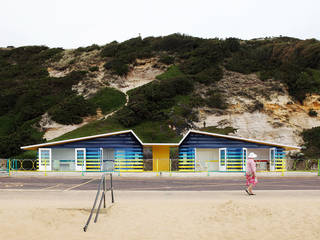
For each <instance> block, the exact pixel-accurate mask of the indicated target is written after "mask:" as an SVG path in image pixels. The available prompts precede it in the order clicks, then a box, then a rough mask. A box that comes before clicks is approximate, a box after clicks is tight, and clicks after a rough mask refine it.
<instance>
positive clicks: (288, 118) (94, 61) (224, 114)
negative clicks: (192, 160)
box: [40, 50, 320, 145]
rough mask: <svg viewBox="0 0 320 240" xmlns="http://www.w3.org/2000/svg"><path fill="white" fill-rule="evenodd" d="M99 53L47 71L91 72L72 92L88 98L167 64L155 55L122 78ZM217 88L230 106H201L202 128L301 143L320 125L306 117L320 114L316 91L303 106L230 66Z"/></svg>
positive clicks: (68, 54)
mask: <svg viewBox="0 0 320 240" xmlns="http://www.w3.org/2000/svg"><path fill="white" fill-rule="evenodd" d="M99 53H100V52H99V50H94V51H90V52H84V53H81V54H79V53H76V51H75V50H66V51H65V52H64V55H63V57H62V59H61V60H60V61H59V62H57V63H52V64H51V65H50V66H49V67H48V72H49V74H50V76H54V77H63V76H65V75H67V74H68V73H70V72H71V71H77V70H82V71H88V74H87V76H86V78H85V79H83V80H82V81H80V82H79V83H78V84H77V85H75V86H73V90H75V91H76V92H78V94H79V95H82V96H84V97H85V98H89V97H90V96H92V95H93V94H95V93H96V92H97V91H98V90H99V89H101V88H104V87H106V86H110V87H114V88H116V89H118V90H120V91H122V92H124V93H126V92H127V91H128V90H130V89H133V88H136V87H139V86H142V85H144V84H147V83H150V82H152V81H153V80H154V79H155V77H156V76H157V75H159V74H161V73H163V72H165V71H166V69H167V67H168V66H166V65H163V64H159V62H158V59H157V58H150V59H138V60H137V61H136V63H135V64H134V65H130V69H131V70H130V72H129V74H128V75H127V76H126V77H119V76H115V75H112V74H111V73H110V72H109V71H107V70H106V69H105V68H104V66H103V65H104V64H105V60H103V59H102V58H101V57H100V54H99ZM93 66H97V67H98V71H94V72H90V71H89V69H90V67H93ZM216 88H217V89H218V90H219V91H220V92H221V94H222V95H223V97H224V99H225V101H226V102H227V104H228V109H226V110H224V111H218V110H217V109H212V108H211V109H210V108H207V107H203V108H199V109H197V110H198V113H199V119H200V121H199V122H195V123H194V125H195V126H196V127H199V128H200V127H203V124H204V122H205V124H206V126H217V127H221V128H223V127H227V126H231V127H233V128H235V129H237V131H236V133H235V135H238V136H242V137H246V138H255V139H260V140H266V141H274V142H279V143H283V144H289V145H301V144H302V143H303V142H302V139H301V136H300V133H301V132H302V131H303V129H308V128H312V127H316V126H320V117H310V116H309V115H308V112H309V110H310V109H313V110H314V111H316V112H318V113H320V96H318V95H311V96H308V97H307V98H306V99H305V101H304V102H303V104H300V103H298V102H295V101H294V100H293V99H292V98H291V97H290V96H289V94H288V92H287V89H286V87H285V86H284V85H283V84H282V83H281V82H279V81H275V80H272V79H269V80H266V81H262V80H260V79H259V78H258V76H257V75H256V74H249V75H244V74H240V73H236V72H231V71H227V70H224V77H223V79H222V80H220V81H219V82H218V83H217V85H216ZM207 90H208V87H201V88H199V89H197V91H198V92H199V93H204V92H205V91H207ZM262 106H263V107H262ZM111 115H112V114H111ZM318 115H320V114H318ZM103 117H105V116H100V115H99V114H98V115H97V116H95V117H91V118H86V119H84V123H82V124H79V125H72V126H64V125H61V124H57V123H55V122H54V121H52V120H50V119H49V120H48V116H47V115H44V116H43V119H42V120H41V122H40V125H41V127H42V129H43V130H44V131H45V132H46V133H45V138H47V139H48V140H50V139H53V138H55V137H58V136H60V135H62V134H64V133H66V132H68V131H71V130H74V129H76V128H79V127H81V126H83V125H84V124H86V123H88V122H90V121H92V120H96V119H101V118H103Z"/></svg>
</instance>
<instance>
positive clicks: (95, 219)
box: [94, 191, 105, 223]
mask: <svg viewBox="0 0 320 240" xmlns="http://www.w3.org/2000/svg"><path fill="white" fill-rule="evenodd" d="M104 196H105V194H104V191H103V192H102V195H101V198H100V202H99V205H98V209H97V213H96V217H95V218H94V222H95V223H96V222H97V221H98V216H99V212H100V208H101V203H102V199H104Z"/></svg>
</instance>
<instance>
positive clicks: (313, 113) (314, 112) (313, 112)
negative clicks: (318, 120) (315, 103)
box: [308, 109, 318, 117]
mask: <svg viewBox="0 0 320 240" xmlns="http://www.w3.org/2000/svg"><path fill="white" fill-rule="evenodd" d="M308 114H309V116H310V117H316V116H318V113H317V112H316V111H314V110H313V109H310V110H309V112H308Z"/></svg>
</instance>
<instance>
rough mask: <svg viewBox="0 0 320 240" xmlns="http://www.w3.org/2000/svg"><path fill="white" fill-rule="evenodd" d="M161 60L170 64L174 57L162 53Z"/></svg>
mask: <svg viewBox="0 0 320 240" xmlns="http://www.w3.org/2000/svg"><path fill="white" fill-rule="evenodd" d="M159 62H161V63H164V64H167V65H170V64H173V63H174V57H172V56H170V55H161V57H160V59H159Z"/></svg>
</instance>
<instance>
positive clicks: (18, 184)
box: [0, 176, 320, 191]
mask: <svg viewBox="0 0 320 240" xmlns="http://www.w3.org/2000/svg"><path fill="white" fill-rule="evenodd" d="M258 180H259V183H258V185H257V187H256V190H320V177H318V176H308V177H306V176H295V177H260V178H259V179H258ZM98 182H99V176H91V177H88V176H85V177H57V176H54V177H53V176H46V177H45V176H15V177H0V190H4V189H9V190H19V189H20V190H60V191H74V190H96V189H97V186H98ZM244 184H245V178H244V177H243V176H235V177H220V178H219V177H188V178H181V177H179V178H176V177H163V176H161V177H160V176H158V177H147V178H146V177H128V176H126V177H121V176H120V177H119V176H114V177H113V185H114V189H115V190H129V191H223V190H234V191H237V190H243V189H244Z"/></svg>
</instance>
